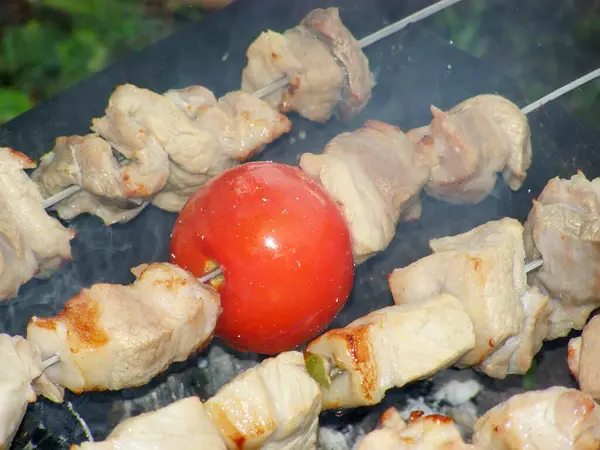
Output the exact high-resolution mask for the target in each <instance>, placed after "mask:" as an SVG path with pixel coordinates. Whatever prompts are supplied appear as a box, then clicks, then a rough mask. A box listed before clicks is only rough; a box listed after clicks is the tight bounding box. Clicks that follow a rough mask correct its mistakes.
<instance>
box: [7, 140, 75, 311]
mask: <svg viewBox="0 0 600 450" xmlns="http://www.w3.org/2000/svg"><path fill="white" fill-rule="evenodd" d="M34 167H35V162H34V161H32V160H31V159H30V158H29V157H27V156H26V155H24V154H23V153H20V152H17V151H15V150H12V149H10V148H5V147H0V300H6V299H8V298H11V297H13V296H15V295H17V293H18V292H19V289H20V287H21V286H22V285H23V284H24V283H26V282H28V281H29V280H31V279H32V278H34V277H35V278H47V277H49V276H50V275H51V274H52V273H53V272H54V271H56V270H57V269H58V268H59V267H60V265H61V264H62V262H63V261H65V260H70V259H71V239H73V238H74V237H75V231H74V230H72V229H69V228H65V227H64V226H62V224H61V223H60V222H59V221H58V220H56V219H55V218H53V217H50V216H49V215H48V213H46V210H45V209H44V204H43V201H44V199H43V197H42V194H41V192H40V189H39V187H38V185H37V184H36V183H35V182H33V181H32V180H31V179H30V178H29V177H28V176H27V174H26V173H25V171H24V169H32V168H34Z"/></svg>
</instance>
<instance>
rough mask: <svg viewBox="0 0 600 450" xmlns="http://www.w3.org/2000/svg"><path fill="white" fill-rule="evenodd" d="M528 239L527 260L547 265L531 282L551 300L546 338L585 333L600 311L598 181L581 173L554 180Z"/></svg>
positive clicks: (537, 205)
mask: <svg viewBox="0 0 600 450" xmlns="http://www.w3.org/2000/svg"><path fill="white" fill-rule="evenodd" d="M524 239H525V249H526V252H527V258H528V260H534V259H537V258H540V257H541V258H542V259H543V261H544V265H543V266H542V267H541V268H540V269H538V270H536V271H533V272H531V273H530V275H529V282H530V284H535V285H538V286H539V287H540V288H541V289H542V291H544V292H545V293H547V294H548V296H549V298H550V309H551V316H550V328H549V336H548V339H556V338H559V337H562V336H566V335H567V334H569V332H570V330H571V329H576V330H581V329H582V328H583V326H584V325H585V323H586V321H587V319H588V317H589V315H590V314H591V312H592V311H593V310H594V309H596V308H598V307H599V306H600V284H599V282H598V280H599V279H600V276H599V268H600V251H599V249H600V179H595V180H593V181H588V179H587V178H586V177H585V175H584V174H583V173H581V172H579V173H577V174H576V175H574V176H573V177H571V178H570V179H561V178H558V177H556V178H553V179H551V180H550V181H549V182H548V184H546V187H544V189H543V191H542V193H541V194H540V195H539V197H538V198H537V200H534V202H533V208H532V209H531V211H530V212H529V216H528V217H527V221H526V222H525V238H524Z"/></svg>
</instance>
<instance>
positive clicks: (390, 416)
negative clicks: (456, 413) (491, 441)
mask: <svg viewBox="0 0 600 450" xmlns="http://www.w3.org/2000/svg"><path fill="white" fill-rule="evenodd" d="M380 422H381V427H380V428H378V429H376V430H374V431H371V432H370V433H368V434H367V435H366V436H364V437H363V438H362V439H361V440H360V441H359V443H358V445H357V446H356V450H410V449H413V450H475V447H474V446H473V445H470V444H467V443H465V441H463V438H462V436H461V435H460V431H459V430H458V427H457V426H456V424H455V423H454V421H453V420H452V419H451V418H450V417H447V416H442V415H439V414H430V415H424V414H423V412H422V411H413V412H412V413H411V415H410V419H409V422H408V423H406V422H405V421H404V420H403V419H402V417H401V416H400V413H399V412H398V410H397V409H396V408H393V407H392V408H388V409H387V410H386V411H385V412H384V413H383V415H382V416H381V420H380ZM481 450H483V449H481Z"/></svg>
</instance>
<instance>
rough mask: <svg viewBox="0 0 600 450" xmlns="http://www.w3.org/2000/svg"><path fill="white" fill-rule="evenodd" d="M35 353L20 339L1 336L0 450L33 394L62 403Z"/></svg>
mask: <svg viewBox="0 0 600 450" xmlns="http://www.w3.org/2000/svg"><path fill="white" fill-rule="evenodd" d="M42 370H43V368H42V359H41V357H40V354H39V352H38V351H37V349H36V348H35V347H33V346H31V345H30V344H29V342H27V341H26V340H25V339H24V338H22V337H21V336H14V337H13V336H9V335H7V334H0V448H2V449H9V448H10V443H11V441H12V440H13V438H14V437H15V433H16V432H17V429H18V428H19V426H20V425H21V421H22V420H23V417H24V416H25V411H26V410H27V405H28V404H29V403H33V402H35V401H36V400H37V395H36V394H41V395H44V396H45V397H47V398H49V399H50V400H53V401H56V402H62V399H63V391H62V390H60V389H58V388H56V387H54V386H53V385H52V383H50V382H48V380H47V379H46V377H45V375H44V374H43V373H42Z"/></svg>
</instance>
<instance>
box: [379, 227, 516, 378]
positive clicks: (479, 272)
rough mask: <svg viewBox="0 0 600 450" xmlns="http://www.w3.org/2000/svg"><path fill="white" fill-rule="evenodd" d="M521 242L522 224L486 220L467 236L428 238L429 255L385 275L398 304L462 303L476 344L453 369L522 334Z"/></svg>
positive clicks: (480, 360) (478, 360) (480, 359)
mask: <svg viewBox="0 0 600 450" xmlns="http://www.w3.org/2000/svg"><path fill="white" fill-rule="evenodd" d="M522 239H523V226H522V225H521V224H520V223H519V222H518V221H517V220H515V219H510V218H504V219H501V220H497V221H491V222H488V223H485V224H483V225H480V226H478V227H476V228H474V229H472V230H470V231H467V232H466V233H462V234H459V235H456V236H450V237H445V238H440V239H432V240H431V241H430V242H429V245H430V247H431V249H432V250H433V252H434V253H433V254H431V255H429V256H426V257H424V258H422V259H420V260H418V261H416V262H414V263H412V264H410V265H409V266H407V267H404V268H401V269H395V270H394V271H393V272H392V274H391V275H390V277H389V285H390V290H391V292H392V295H393V297H394V302H395V303H396V304H398V305H405V304H411V303H417V304H423V302H427V301H428V300H429V299H430V298H431V297H433V296H436V295H439V294H442V293H449V294H452V295H454V296H455V297H456V298H458V299H459V300H460V301H461V302H462V304H463V305H464V307H465V309H466V311H467V312H468V314H469V316H470V317H471V321H472V322H473V326H474V330H475V336H476V345H475V348H473V349H472V350H470V351H469V352H467V353H466V354H465V355H464V356H463V357H462V358H461V359H460V360H459V361H458V364H457V366H458V367H467V366H472V365H477V364H482V363H484V361H485V359H486V358H488V357H489V356H490V355H491V354H492V353H493V352H494V351H495V350H496V349H498V348H499V347H501V346H502V345H503V344H504V343H505V342H506V341H507V340H508V339H509V338H511V337H513V336H517V335H518V334H519V333H520V332H521V330H522V327H523V324H524V319H525V314H524V311H523V305H522V303H521V298H522V296H524V295H525V293H526V290H527V283H526V275H525V264H524V260H525V251H524V249H523V240H522ZM449 336H450V335H449ZM449 339H450V337H449ZM486 367H487V366H486V365H482V366H481V367H479V368H480V369H481V370H486Z"/></svg>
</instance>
